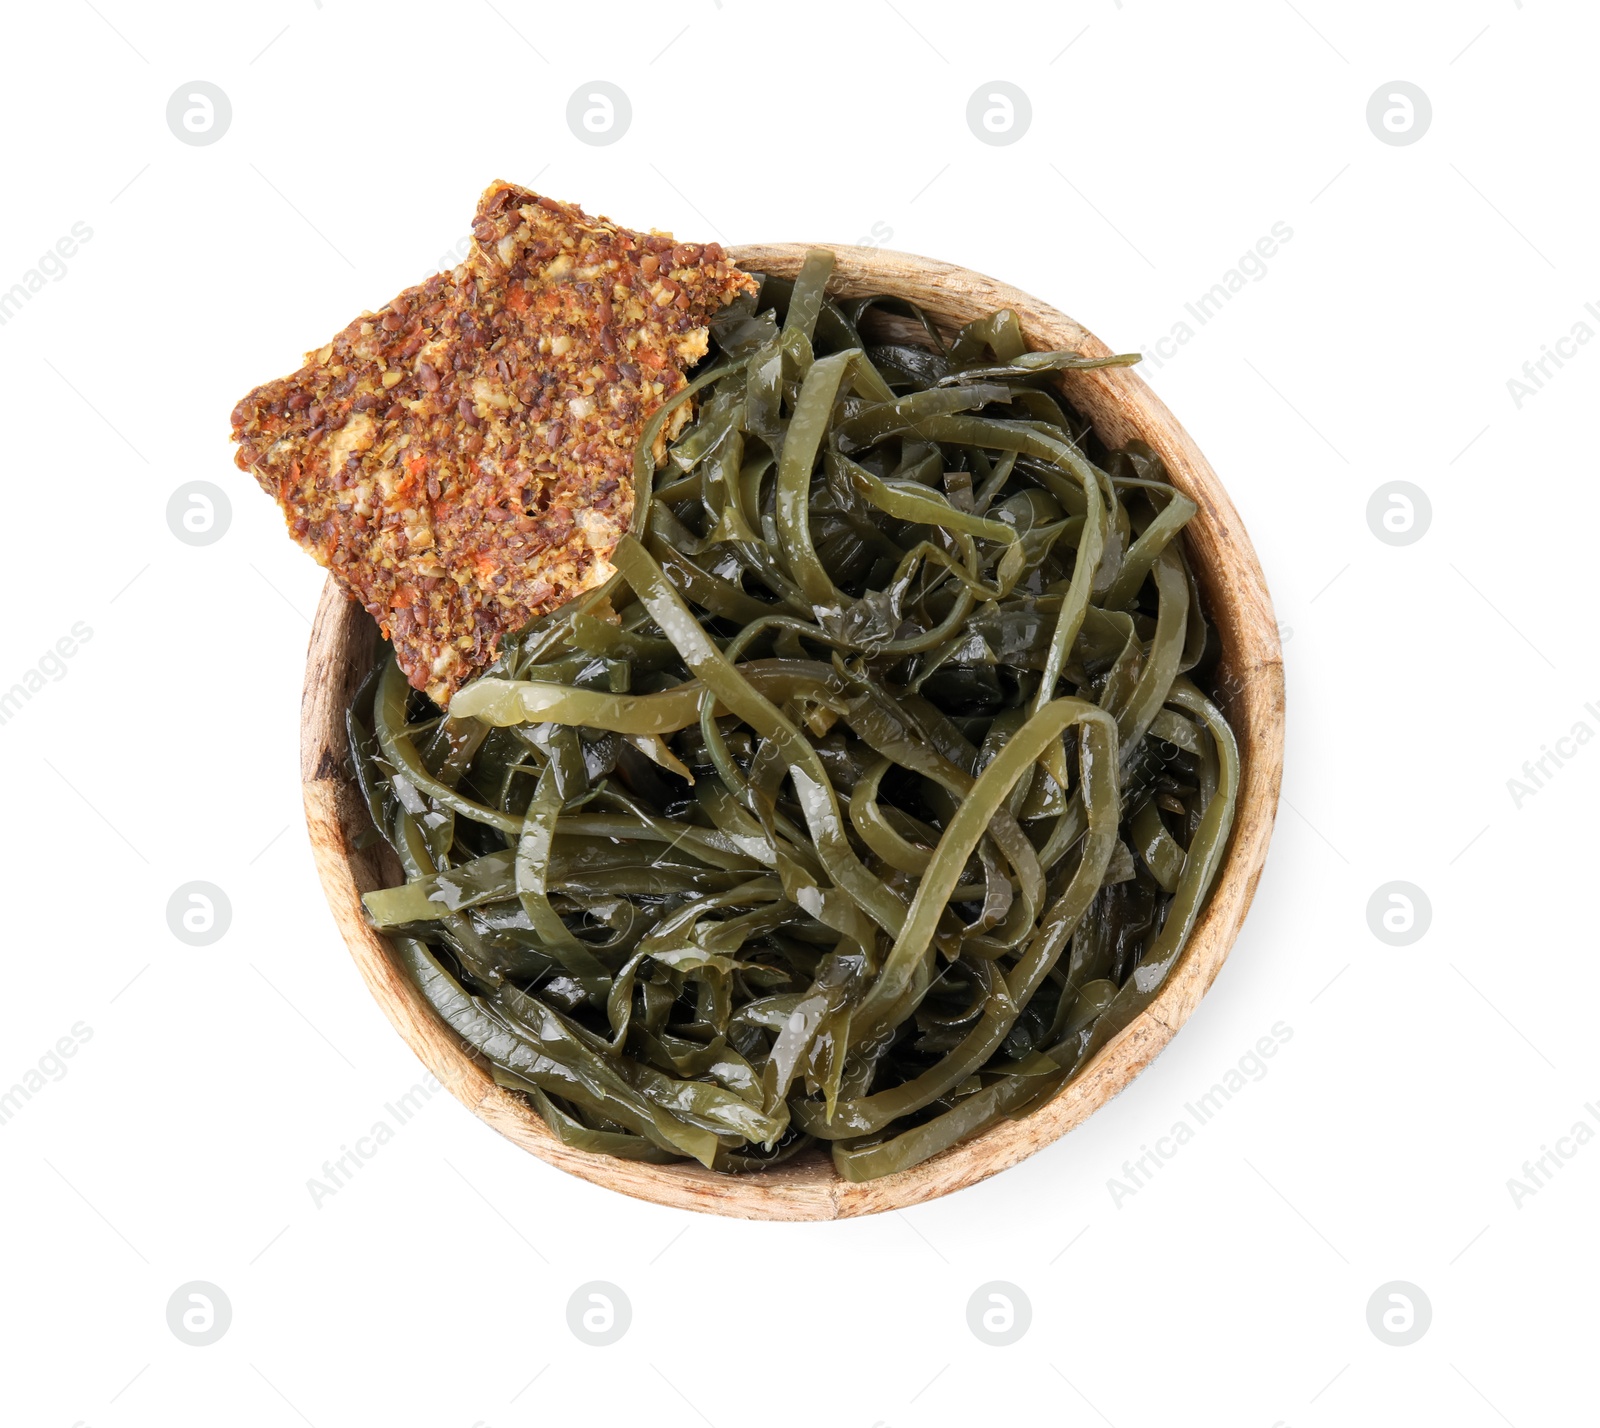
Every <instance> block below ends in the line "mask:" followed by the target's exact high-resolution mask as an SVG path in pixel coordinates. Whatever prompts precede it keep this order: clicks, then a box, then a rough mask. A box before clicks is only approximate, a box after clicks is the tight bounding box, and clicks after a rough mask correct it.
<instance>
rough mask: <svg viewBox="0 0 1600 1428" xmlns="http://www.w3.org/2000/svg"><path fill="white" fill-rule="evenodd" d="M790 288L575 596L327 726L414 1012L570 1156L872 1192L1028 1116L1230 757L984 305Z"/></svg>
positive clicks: (1155, 950) (722, 347)
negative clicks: (821, 1170)
mask: <svg viewBox="0 0 1600 1428" xmlns="http://www.w3.org/2000/svg"><path fill="white" fill-rule="evenodd" d="M831 269H832V256H831V255H830V254H828V253H827V252H825V251H819V252H816V253H813V254H811V255H810V256H809V258H808V259H807V261H806V263H805V265H804V267H803V269H802V270H801V272H800V274H799V276H798V277H797V278H796V279H795V280H794V281H793V282H786V281H779V280H776V279H768V280H767V281H765V282H764V284H763V286H762V291H761V294H760V297H759V298H758V299H754V300H749V299H746V300H742V301H741V302H740V303H738V304H735V305H734V306H733V307H731V308H729V309H727V310H725V311H724V312H723V313H722V314H721V315H720V317H719V318H718V320H717V322H716V324H715V326H714V329H713V335H714V338H715V344H714V350H713V352H712V355H711V356H710V357H708V358H707V360H706V363H705V364H704V365H703V367H702V369H701V370H700V372H699V373H698V374H697V376H696V378H695V380H694V382H693V383H692V385H691V387H690V389H689V390H688V391H687V392H685V393H684V394H683V395H682V397H680V398H679V399H678V400H691V399H692V400H695V401H696V402H697V404H698V406H697V415H696V418H695V420H694V421H693V423H692V424H691V425H690V426H688V427H687V428H686V429H685V431H684V433H683V434H682V435H681V437H680V438H679V439H678V440H677V442H676V443H675V444H674V445H673V446H672V447H671V448H670V450H669V452H668V456H667V460H666V462H665V464H664V466H663V467H662V469H660V470H655V469H653V468H654V463H653V461H652V460H651V459H650V456H649V452H650V449H651V442H652V439H653V437H654V436H655V435H656V433H657V432H658V431H659V430H660V427H661V423H662V422H664V421H665V419H666V416H667V414H668V410H670V408H668V409H664V410H663V411H662V412H661V413H659V414H658V415H657V417H656V418H655V421H654V423H653V424H652V428H651V430H650V431H649V432H647V434H646V439H645V440H644V441H643V442H642V443H641V445H640V448H639V454H638V455H637V457H636V459H635V478H636V487H637V493H638V495H637V499H636V503H635V511H634V519H633V533H632V534H631V535H629V536H626V537H624V538H623V540H622V542H621V543H620V544H619V546H618V547H617V550H616V552H615V554H614V556H613V564H614V565H615V567H616V573H615V574H614V575H613V576H612V577H611V578H610V579H609V580H608V581H607V582H606V583H605V584H604V585H602V586H600V587H599V588H597V589H595V590H593V591H591V592H589V593H588V594H587V595H585V596H583V597H581V598H579V599H578V600H576V601H574V602H573V603H571V604H569V605H567V606H566V607H564V608H563V609H561V610H559V611H557V612H555V613H554V614H552V615H549V616H547V617H545V618H544V619H542V620H540V621H538V622H536V623H535V624H533V625H531V626H530V627H528V628H527V629H526V630H524V631H522V632H520V633H519V634H518V635H517V636H516V637H515V638H513V639H512V640H510V641H509V642H508V643H507V645H506V647H505V648H504V650H503V651H502V653H501V656H500V658H499V660H498V661H497V662H496V664H495V665H494V666H493V667H491V668H490V669H489V670H488V671H486V672H485V673H484V674H483V675H482V676H480V677H479V678H478V679H476V680H474V681H473V682H471V683H470V684H468V685H466V686H464V687H463V688H462V689H461V690H460V691H459V692H458V693H457V695H456V696H455V698H454V700H453V701H452V703H451V706H450V710H449V713H448V715H445V714H444V713H442V712H441V711H440V710H439V709H437V708H436V707H434V706H433V705H432V704H431V703H430V702H429V701H428V700H427V699H426V698H425V697H424V696H422V695H419V694H417V693H415V692H414V691H412V690H411V689H410V688H409V687H408V686H407V684H406V681H405V678H404V676H403V675H402V674H401V673H400V670H399V668H398V666H397V665H396V664H395V663H394V661H393V658H392V657H388V658H386V659H384V660H381V661H380V663H379V665H378V667H377V668H376V669H375V670H374V672H373V675H372V677H371V678H369V679H368V680H367V681H366V683H365V684H364V685H363V687H362V688H361V690H360V691H359V692H358V694H357V696H356V698H355V700H354V702H353V704H352V706H351V709H350V711H349V731H350V737H351V748H352V751H353V759H354V763H355V765H356V770H357V773H358V776H359V781H360V784H361V787H362V790H363V793H364V795H365V798H366V801H367V806H368V808H369V810H370V813H371V817H372V820H373V824H374V829H375V830H376V831H375V832H374V833H373V834H372V835H371V836H373V837H376V836H378V835H379V834H381V836H382V837H383V838H385V839H386V840H387V841H388V842H389V843H390V845H391V846H392V847H393V848H394V851H395V853H396V854H397V855H398V857H399V860H400V863H401V865H402V866H403V867H404V869H405V874H406V882H405V883H404V885H402V886H400V887H396V888H391V889H386V890H383V891H379V892H374V893H370V894H368V895H367V897H366V899H365V901H366V907H367V912H368V915H369V917H370V919H371V921H372V924H373V926H374V927H376V928H379V929H380V930H382V931H384V932H385V933H387V934H388V935H389V936H390V937H391V938H392V939H393V942H394V945H395V946H396V948H397V949H398V950H399V953H400V955H401V958H402V959H403V961H404V963H405V965H406V967H407V969H408V970H409V972H410V973H411V975H412V976H413V978H414V979H415V980H416V983H417V985H418V986H419V988H420V989H421V991H422V993H423V994H424V996H425V997H426V998H427V1000H428V1001H429V1002H430V1004H431V1005H432V1006H433V1007H434V1009H435V1010H436V1011H437V1013H438V1014H439V1016H440V1017H442V1018H443V1019H444V1021H445V1022H447V1023H448V1024H449V1025H450V1026H451V1027H452V1028H453V1029H454V1030H455V1031H456V1032H457V1033H458V1034H459V1035H460V1036H461V1037H463V1038H464V1039H465V1040H466V1041H467V1042H469V1043H470V1044H471V1045H472V1046H474V1047H476V1048H477V1049H478V1050H479V1051H480V1052H481V1053H482V1055H483V1056H484V1057H485V1058H486V1059H487V1061H488V1062H489V1064H490V1065H491V1066H492V1068H493V1071H494V1075H495V1078H496V1079H497V1080H498V1081H499V1082H500V1084H502V1085H503V1086H506V1087H508V1088H510V1089H512V1090H514V1091H517V1092H519V1093H522V1094H524V1095H526V1096H527V1097H528V1098H529V1099H530V1100H531V1101H532V1103H533V1104H534V1105H535V1106H536V1107H537V1108H538V1110H539V1112H540V1114H541V1115H542V1116H543V1117H544V1119H545V1121H546V1123H547V1124H548V1125H549V1127H550V1129H551V1130H552V1132H553V1133H554V1134H555V1135H557V1136H558V1137H560V1138H561V1139H562V1140H563V1141H565V1142H567V1143H568V1144H570V1145H573V1146H577V1147H581V1148H583V1149H586V1150H590V1151H594V1152H598V1153H603V1154H610V1155H617V1156H626V1157H631V1158H634V1159H641V1160H652V1161H668V1160H681V1159H682V1160H695V1161H699V1162H700V1163H702V1164H704V1165H706V1166H709V1167H711V1168H713V1169H715V1170H725V1171H753V1170H759V1169H761V1168H762V1167H766V1166H770V1165H773V1164H775V1163H778V1162H780V1161H783V1160H785V1159H788V1158H789V1157H791V1156H794V1155H796V1154H797V1153H799V1152H800V1151H802V1150H804V1149H805V1148H806V1147H808V1146H812V1145H815V1144H818V1143H821V1144H823V1145H825V1146H826V1147H827V1148H828V1149H829V1150H830V1151H831V1154H832V1156H833V1161H834V1164H835V1166H836V1167H837V1169H838V1171H839V1173H840V1174H841V1175H843V1176H845V1177H846V1178H848V1179H852V1180H864V1179H869V1178H872V1177H875V1176H879V1175H884V1174H887V1173H890V1172H892V1171H896V1170H901V1169H905V1168H906V1167H908V1166H911V1165H915V1164H917V1163H918V1162H920V1161H922V1160H925V1159H926V1158H928V1157H929V1156H931V1155H934V1154H936V1153H938V1152H939V1151H941V1150H943V1149H945V1148H946V1147H948V1146H950V1145H952V1144H955V1143H956V1142H958V1141H961V1140H963V1139H965V1138H967V1137H969V1136H972V1135H974V1134H976V1133H977V1132H979V1131H981V1130H982V1129H983V1128H984V1127H985V1126H987V1125H989V1124H991V1123H992V1122H993V1121H995V1120H996V1119H997V1118H999V1117H1003V1116H1016V1115H1021V1114H1025V1113H1026V1112H1027V1111H1028V1110H1030V1109H1031V1108H1033V1107H1035V1106H1037V1105H1039V1104H1040V1103H1041V1102H1042V1101H1044V1100H1045V1099H1047V1098H1049V1097H1050V1096H1052V1095H1054V1094H1055V1093H1056V1092H1057V1091H1058V1090H1059V1089H1060V1088H1061V1087H1062V1086H1063V1085H1064V1084H1065V1083H1066V1082H1067V1081H1068V1080H1070V1079H1071V1077H1072V1076H1073V1075H1074V1074H1075V1073H1076V1071H1077V1070H1078V1069H1079V1068H1080V1067H1081V1066H1083V1064H1084V1063H1085V1061H1086V1060H1087V1058H1088V1057H1089V1056H1090V1055H1092V1054H1093V1052H1094V1051H1095V1050H1096V1049H1098V1048H1099V1047H1100V1046H1102V1045H1104V1044H1105V1043H1106V1042H1107V1041H1108V1040H1109V1039H1110V1038H1111V1037H1112V1036H1114V1035H1115V1034H1116V1032H1117V1031H1119V1030H1120V1029H1121V1028H1122V1027H1124V1026H1126V1025H1127V1024H1128V1023H1129V1021H1131V1020H1132V1019H1133V1018H1134V1017H1135V1016H1136V1015H1137V1014H1138V1013H1139V1012H1140V1010H1142V1009H1143V1007H1145V1006H1146V1005H1147V1004H1148V1003H1149V1002H1150V1000H1151V999H1152V998H1153V997H1154V996H1155V995H1156V993H1157V992H1158V991H1159V990H1160V988H1161V985H1162V983H1163V981H1164V980H1165V978H1166V977H1167V974H1168V973H1169V971H1170V970H1171V968H1172V967H1173V965H1174V963H1175V962H1176V961H1177V959H1178V957H1179V956H1180V954H1181V953H1182V951H1183V948H1184V944H1185V942H1186V940H1187V939H1188V937H1189V934H1190V932H1191V930H1192V929H1193V927H1194V924H1195V921H1196V919H1197V917H1198V915H1199V913H1200V911H1201V909H1202V907H1203V905H1204V902H1205V898H1206V896H1207V893H1208V891H1209V890H1210V887H1211V885H1212V882H1213V880H1214V879H1215V877H1216V874H1217V870H1218V867H1219V866H1220V863H1221V860H1222V854H1223V850H1224V846H1225V844H1226V841H1227V837H1228V832H1229V829H1230V826H1231V823H1232V819H1233V815H1234V807H1235V801H1236V797H1237V791H1238V786H1239V758H1238V751H1237V748H1236V745H1235V741H1234V738H1233V735H1232V733H1231V731H1230V730H1229V728H1228V724H1227V722H1226V720H1225V719H1224V718H1223V716H1222V714H1221V713H1220V712H1219V711H1218V709H1217V708H1216V707H1215V705H1214V704H1213V703H1212V701H1211V700H1210V699H1209V698H1208V697H1207V696H1206V694H1205V693H1204V692H1203V685H1204V678H1203V672H1204V671H1205V670H1206V669H1207V668H1208V667H1209V664H1210V663H1211V662H1212V661H1213V660H1214V658H1215V649H1214V643H1215V642H1214V640H1213V639H1212V638H1211V636H1210V631H1209V630H1208V627H1207V624H1206V621H1205V618H1204V615H1203V613H1202V610H1201V607H1200V601H1199V596H1198V591H1197V589H1196V586H1195V582H1194V578H1193V576H1192V574H1191V572H1190V570H1189V568H1188V565H1187V563H1186V561H1185V558H1184V553H1183V542H1182V539H1181V532H1182V529H1183V527H1184V525H1185V523H1186V522H1187V521H1188V520H1189V518H1190V517H1191V516H1192V515H1193V514H1194V509H1195V508H1194V505H1193V503H1192V502H1191V501H1190V500H1188V498H1186V497H1185V496H1184V495H1182V494H1181V493H1180V492H1178V491H1176V490H1175V489H1174V488H1173V487H1172V486H1171V485H1170V484H1169V483H1168V482H1167V480H1166V478H1165V472H1164V471H1163V469H1162V467H1161V464H1160V462H1159V461H1158V460H1157V459H1156V457H1155V456H1154V455H1153V454H1152V453H1151V452H1150V451H1149V450H1147V449H1145V448H1144V447H1142V446H1140V445H1137V444H1135V445H1131V446H1129V447H1128V448H1126V449H1125V450H1122V451H1118V452H1114V453H1108V452H1105V451H1103V450H1100V449H1099V448H1098V446H1097V445H1096V443H1095V442H1094V440H1093V438H1092V436H1091V434H1090V433H1089V431H1088V429H1087V427H1086V424H1085V423H1084V422H1083V421H1082V420H1081V419H1080V418H1079V417H1078V416H1077V415H1076V414H1075V413H1073V412H1072V411H1071V410H1070V409H1069V408H1067V407H1066V406H1064V405H1063V402H1062V399H1061V397H1060V395H1059V392H1058V389H1057V387H1056V385H1055V382H1054V374H1055V373H1057V372H1059V371H1062V370H1065V369H1070V368H1083V367H1092V366H1101V365H1108V364H1113V363H1124V362H1127V361H1130V360H1132V359H1130V358H1124V357H1113V358H1102V359H1090V358H1084V357H1080V356H1077V355H1075V354H1072V353H1064V352H1044V353H1039V352H1029V351H1027V350H1026V349H1025V344H1024V341H1023V337H1022V332H1021V328H1020V325H1019V323H1018V321H1017V318H1016V316H1015V314H1014V313H1011V312H1009V311H1001V312H996V313H993V314H991V315H990V316H989V317H987V318H984V319H982V320H981V321H978V322H975V323H972V324H970V325H969V326H968V327H966V328H965V329H964V330H962V331H961V332H960V333H959V334H957V335H956V336H955V337H954V339H953V340H950V341H948V342H946V340H945V339H944V338H943V337H942V336H941V334H940V332H939V330H938V329H937V328H936V327H935V325H934V324H933V323H932V322H930V321H928V320H927V319H926V318H925V316H924V315H923V314H922V313H920V312H918V311H917V310H916V309H914V308H911V307H909V306H908V305H906V304H904V303H901V302H898V301H895V300H890V299H874V298H868V299H861V300H856V301H850V302H844V301H834V300H833V299H830V298H829V297H828V296H827V295H826V285H827V280H828V277H829V274H830V272H831Z"/></svg>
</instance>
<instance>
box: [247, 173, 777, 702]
mask: <svg viewBox="0 0 1600 1428" xmlns="http://www.w3.org/2000/svg"><path fill="white" fill-rule="evenodd" d="M472 231H473V244H472V251H471V253H470V254H469V255H468V257H467V259H466V261H465V262H464V263H463V264H462V265H461V266H460V267H459V268H456V269H455V270H454V271H453V272H449V273H439V274H436V275H435V276H434V277H431V278H429V279H428V281H427V282H426V283H423V284H422V285H421V286H420V287H414V288H408V289H406V291H405V292H403V293H401V294H400V296H399V297H397V298H395V299H394V301H393V302H391V303H389V304H388V306H387V307H385V308H383V309H382V310H381V311H379V312H376V313H367V314H365V315H363V316H362V317H359V318H357V319H356V320H355V321H354V322H352V323H351V324H350V325H349V326H348V327H346V328H345V330H344V331H343V332H341V333H340V334H339V335H338V336H337V337H335V338H334V339H333V341H332V342H330V343H329V344H328V345H327V346H326V347H324V348H322V349H321V351H318V352H313V353H310V354H308V355H307V358H306V365H305V366H304V367H302V368H301V369H300V370H299V371H298V372H296V373H294V375H293V376H289V377H282V378H279V379H278V380H277V381H275V382H268V383H267V384H266V385H265V386H262V387H257V388H256V389H255V391H253V392H251V393H250V395H249V396H247V397H246V398H245V399H244V400H243V401H241V402H240V403H239V405H238V406H237V407H235V408H234V411H233V438H234V440H235V441H237V442H238V443H239V450H238V452H237V454H236V455H235V458H234V459H235V461H236V462H237V463H238V465H239V466H240V467H241V468H242V469H244V470H246V471H250V472H253V473H254V475H255V477H256V479H257V480H258V481H259V482H260V483H261V487H262V489H263V490H265V491H266V492H267V493H268V494H269V495H272V496H274V497H276V498H277V501H278V504H279V505H280V506H282V507H283V511H284V515H285V517H286V519H287V521H288V525H289V531H290V534H291V535H293V536H294V538H295V540H297V541H298V542H299V543H300V544H301V545H303V546H304V547H305V548H306V549H307V550H309V551H310V552H311V554H312V555H314V556H315V557H316V559H317V560H318V561H319V562H320V563H321V564H323V565H325V566H327V567H329V569H331V570H332V571H333V574H334V578H335V579H337V580H338V581H339V583H340V585H341V586H342V587H343V588H344V589H345V591H346V592H347V593H348V594H349V595H350V596H351V597H352V598H353V599H356V600H359V601H360V602H361V603H362V605H364V606H365V607H366V608H367V610H369V611H370V612H371V613H372V615H373V616H374V618H376V619H377V621H378V623H379V625H380V626H381V627H382V629H383V632H384V634H385V635H386V636H387V637H388V638H389V639H391V640H392V641H393V642H394V647H395V653H396V655H397V656H398V658H399V661H400V667H401V668H402V669H403V670H404V671H405V673H406V677H407V678H408V679H409V680H410V682H411V684H412V686H413V687H414V688H417V689H425V690H426V691H427V692H428V694H429V695H431V696H432V697H433V698H434V699H435V700H436V701H437V702H439V703H440V704H445V703H447V702H448V701H449V698H450V696H451V695H452V694H453V693H454V692H455V691H456V689H457V688H458V687H459V686H460V685H461V683H462V682H463V681H464V680H466V679H467V678H468V677H470V676H471V675H472V674H473V673H474V672H476V671H477V670H479V669H481V668H483V666H485V665H486V664H488V663H489V662H490V661H491V660H493V658H494V656H495V654H496V652H497V651H498V649H499V644H500V639H501V637H502V636H503V635H505V634H507V633H508V632H510V631H513V630H516V629H518V628H520V627H521V626H522V625H523V624H525V623H526V622H527V621H528V620H529V619H531V618H532V617H534V616H535V615H539V614H542V613H543V612H544V611H546V610H549V609H552V608H554V607H555V606H557V605H561V604H563V603H565V602H566V601H567V600H569V599H571V598H572V597H573V596H574V595H576V594H578V593H580V592H581V591H584V590H587V589H590V588H592V587H593V586H595V585H598V584H600V583H601V582H602V581H604V580H605V579H607V578H608V577H609V576H610V575H611V573H612V567H611V564H610V562H609V560H608V557H609V555H610V554H611V551H612V549H613V547H614V546H615V545H616V542H617V540H618V538H619V537H620V536H621V534H622V533H623V532H624V531H625V530H627V528H628V523H629V520H630V519H631V517H632V514H633V482H632V462H633V453H634V449H635V447H636V446H637V445H638V442H639V438H640V435H641V433H642V430H643V428H644V424H645V422H646V421H647V420H648V419H649V418H650V416H651V415H652V414H653V413H654V412H655V411H656V410H657V409H658V408H659V407H660V406H661V404H662V402H663V401H665V400H666V399H667V398H668V397H670V396H672V395H673V394H674V393H675V392H678V391H681V390H682V388H683V386H684V384H685V378H684V372H685V371H686V370H688V369H689V368H691V367H692V366H693V365H694V364H695V363H696V362H697V361H698V360H699V359H700V358H701V357H703V356H704V355H705V353H706V349H707V323H708V321H709V320H710V318H711V316H712V315H713V314H714V313H715V312H716V311H717V309H718V308H720V307H722V306H723V305H724V304H725V303H727V302H729V301H731V300H732V299H733V298H734V297H735V296H737V295H738V294H739V293H741V292H747V291H754V289H755V283H754V281H753V280H752V279H751V278H749V277H747V276H746V275H745V274H744V273H741V272H740V271H739V270H738V269H737V268H735V267H734V266H733V265H732V264H731V263H729V262H728V260H727V259H726V258H725V257H724V256H723V252H722V249H721V247H719V246H718V245H717V244H715V243H707V244H703V245H702V244H697V243H674V242H673V240H672V238H671V237H670V236H669V235H663V234H656V233H650V234H645V233H633V232H630V231H629V230H628V229H626V228H619V227H617V226H616V225H615V224H613V223H610V222H608V221H607V220H605V219H604V218H590V217H589V216H588V215H587V214H585V213H584V212H583V211H582V210H581V209H579V208H577V207H575V206H574V205H572V204H566V203H558V202H556V201H555V200H554V199H550V198H541V197H539V196H538V195H536V194H533V193H530V192H529V191H528V190H527V189H522V188H517V187H515V186H514V185H512V184H508V183H503V182H497V183H494V184H491V185H490V186H489V188H488V189H487V190H485V192H484V194H483V197H482V198H481V199H480V200H479V202H478V212H477V217H476V218H475V220H474V222H473V225H472ZM674 416H675V418H676V421H675V424H674V430H676V428H677V427H681V425H682V424H683V422H684V421H687V420H688V416H689V411H688V404H687V403H686V404H685V405H684V406H682V407H680V408H679V409H678V412H677V413H675V414H674Z"/></svg>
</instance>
